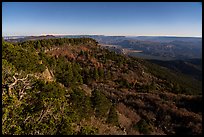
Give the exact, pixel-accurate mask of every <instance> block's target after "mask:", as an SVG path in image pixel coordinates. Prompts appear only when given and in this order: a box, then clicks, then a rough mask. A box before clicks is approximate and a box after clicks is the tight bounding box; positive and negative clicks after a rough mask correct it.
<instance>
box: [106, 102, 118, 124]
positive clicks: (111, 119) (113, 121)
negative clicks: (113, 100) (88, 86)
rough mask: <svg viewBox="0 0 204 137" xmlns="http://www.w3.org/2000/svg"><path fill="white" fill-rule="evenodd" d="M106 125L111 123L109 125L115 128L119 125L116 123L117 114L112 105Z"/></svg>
mask: <svg viewBox="0 0 204 137" xmlns="http://www.w3.org/2000/svg"><path fill="white" fill-rule="evenodd" d="M107 123H111V124H114V125H117V126H118V125H119V123H118V114H117V112H116V108H115V106H114V105H112V106H111V108H110V110H109V114H108V118H107Z"/></svg>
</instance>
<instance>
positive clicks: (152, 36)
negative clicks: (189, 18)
mask: <svg viewBox="0 0 204 137" xmlns="http://www.w3.org/2000/svg"><path fill="white" fill-rule="evenodd" d="M47 35H52V36H68V35H76V36H79V35H80V36H87V35H88V36H125V37H141V36H145V37H199V38H202V36H180V35H179V36H178V35H104V34H52V33H51V34H36V35H2V37H18V36H24V37H29V36H47Z"/></svg>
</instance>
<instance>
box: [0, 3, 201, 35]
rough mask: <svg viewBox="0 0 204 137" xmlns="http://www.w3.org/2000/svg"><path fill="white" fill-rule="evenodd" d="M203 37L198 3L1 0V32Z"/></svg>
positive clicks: (11, 33)
mask: <svg viewBox="0 0 204 137" xmlns="http://www.w3.org/2000/svg"><path fill="white" fill-rule="evenodd" d="M43 34H59V35H60V34H61V35H62V34H67V35H109V36H110V35H113V36H181V37H182V36H185V37H188V36H189V37H201V36H202V3H201V2H3V3H2V35H3V36H31V35H43Z"/></svg>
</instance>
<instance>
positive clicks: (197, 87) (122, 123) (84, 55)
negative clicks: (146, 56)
mask: <svg viewBox="0 0 204 137" xmlns="http://www.w3.org/2000/svg"><path fill="white" fill-rule="evenodd" d="M202 107H203V106H202V82H201V81H199V80H196V79H192V77H190V76H188V75H185V74H182V73H180V72H176V73H175V72H174V71H172V70H170V69H168V68H165V67H161V66H159V65H157V64H154V63H151V62H149V61H146V60H143V59H138V58H134V57H128V56H124V55H121V54H116V53H115V52H112V51H109V50H107V49H104V48H101V46H100V45H99V44H98V42H97V41H96V40H94V39H91V38H55V39H40V40H32V41H24V42H19V43H14V44H12V43H8V42H5V41H3V42H2V114H3V115H2V133H3V134H9V135H10V134H12V135H13V134H14V135H47V134H48V135H90V134H100V135H103V134H106V135H121V134H123V135H140V134H154V135H157V134H158V135H160V134H167V135H172V134H184V135H187V134H193V135H194V134H195V135H201V134H202Z"/></svg>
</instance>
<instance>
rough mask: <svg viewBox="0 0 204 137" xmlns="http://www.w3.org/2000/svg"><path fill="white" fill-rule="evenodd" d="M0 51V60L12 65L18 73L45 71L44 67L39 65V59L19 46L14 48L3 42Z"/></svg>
mask: <svg viewBox="0 0 204 137" xmlns="http://www.w3.org/2000/svg"><path fill="white" fill-rule="evenodd" d="M2 51H3V52H2V55H3V56H2V58H3V59H6V60H7V61H8V62H10V63H12V64H13V65H14V66H15V67H16V69H17V70H18V71H20V70H23V71H26V72H43V71H44V70H45V66H44V65H43V64H39V62H40V59H39V57H38V56H37V55H36V54H35V53H33V52H31V51H30V50H26V49H23V48H22V47H19V46H15V47H14V46H13V45H12V44H10V43H7V42H4V43H3V44H2Z"/></svg>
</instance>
